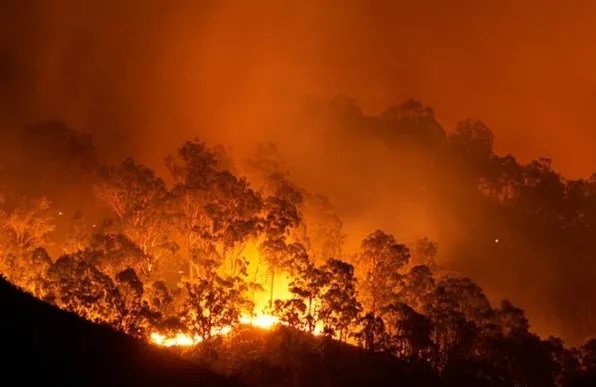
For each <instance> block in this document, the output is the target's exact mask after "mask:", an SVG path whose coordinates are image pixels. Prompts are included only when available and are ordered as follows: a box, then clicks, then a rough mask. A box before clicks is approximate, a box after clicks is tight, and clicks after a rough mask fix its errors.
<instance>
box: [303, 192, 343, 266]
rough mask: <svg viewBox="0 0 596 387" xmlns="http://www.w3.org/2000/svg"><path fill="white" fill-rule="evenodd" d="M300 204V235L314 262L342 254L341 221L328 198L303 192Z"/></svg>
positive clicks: (321, 261)
mask: <svg viewBox="0 0 596 387" xmlns="http://www.w3.org/2000/svg"><path fill="white" fill-rule="evenodd" d="M302 196H303V201H302V203H301V205H300V213H301V214H302V222H301V228H302V230H301V231H302V235H301V236H300V239H301V240H303V242H302V243H303V244H304V245H305V246H307V248H308V251H309V253H310V254H309V255H310V257H311V259H312V260H313V262H314V263H315V264H324V262H325V260H327V259H328V258H329V257H339V256H341V255H342V248H343V244H344V240H345V235H344V233H343V222H342V221H341V219H340V218H339V216H338V215H337V213H336V212H335V209H334V207H333V205H332V204H331V202H330V201H329V199H328V198H326V197H325V196H322V195H315V194H310V193H308V192H303V193H302Z"/></svg>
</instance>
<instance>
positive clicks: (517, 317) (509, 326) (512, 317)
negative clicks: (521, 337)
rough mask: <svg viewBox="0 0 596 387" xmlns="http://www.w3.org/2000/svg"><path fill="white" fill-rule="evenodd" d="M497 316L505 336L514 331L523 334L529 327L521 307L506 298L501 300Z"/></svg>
mask: <svg viewBox="0 0 596 387" xmlns="http://www.w3.org/2000/svg"><path fill="white" fill-rule="evenodd" d="M497 317H498V318H499V321H500V325H501V327H502V331H503V334H504V335H505V336H509V335H513V334H516V333H517V334H525V333H528V329H530V323H529V321H528V319H527V318H526V314H525V312H524V311H523V309H520V308H518V307H516V306H514V305H513V304H512V303H511V302H510V301H508V300H503V301H501V307H500V308H499V309H498V310H497Z"/></svg>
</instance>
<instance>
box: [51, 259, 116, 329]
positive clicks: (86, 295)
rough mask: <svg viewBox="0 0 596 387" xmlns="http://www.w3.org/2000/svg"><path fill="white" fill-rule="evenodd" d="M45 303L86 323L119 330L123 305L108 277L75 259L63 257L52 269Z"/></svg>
mask: <svg viewBox="0 0 596 387" xmlns="http://www.w3.org/2000/svg"><path fill="white" fill-rule="evenodd" d="M47 279H48V282H49V287H48V295H47V296H46V299H48V300H50V301H52V302H54V303H56V304H57V305H58V306H59V307H61V308H63V309H66V310H69V311H71V312H74V313H76V314H78V315H79V316H83V317H84V318H86V319H87V320H90V321H94V322H98V323H104V324H108V325H111V326H114V327H117V326H119V324H120V321H121V318H122V315H121V311H122V310H123V303H122V299H121V297H120V294H119V293H118V290H117V289H116V287H115V286H114V283H113V282H112V280H111V279H110V277H108V276H107V275H105V274H103V273H102V272H101V271H99V270H98V269H97V268H95V267H94V266H93V265H91V264H89V263H86V262H84V261H82V260H79V259H77V258H76V257H72V256H68V255H65V256H62V257H60V258H58V260H57V261H56V262H54V264H53V265H52V266H51V267H50V268H49V270H48V274H47Z"/></svg>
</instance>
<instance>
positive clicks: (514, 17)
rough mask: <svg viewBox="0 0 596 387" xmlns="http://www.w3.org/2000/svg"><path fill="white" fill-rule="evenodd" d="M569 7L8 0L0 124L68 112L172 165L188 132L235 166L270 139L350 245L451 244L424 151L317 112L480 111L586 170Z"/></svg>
mask: <svg viewBox="0 0 596 387" xmlns="http://www.w3.org/2000/svg"><path fill="white" fill-rule="evenodd" d="M534 3H535V4H534ZM556 3H557V2H555V1H554V0H549V1H540V2H537V1H531V0H526V1H515V2H514V1H496V0H494V1H484V2H477V1H473V0H458V1H451V2H444V1H437V0H426V1H418V2H413V1H368V2H365V1H356V0H348V1H341V2H340V1H330V0H324V1H315V0H306V1H297V2H292V3H288V2H276V1H272V0H261V1H229V2H221V1H214V0H213V1H211V0H203V1H191V0H179V1H176V2H170V1H165V0H163V1H159V0H146V1H143V2H138V1H127V2H122V1H116V0H106V1H85V2H81V1H78V0H62V1H49V0H47V1H43V0H42V1H26V0H22V1H17V0H13V1H11V0H5V1H0V82H1V83H2V87H1V88H0V124H2V125H3V127H4V128H8V127H11V126H18V125H22V124H23V123H34V122H37V121H41V120H46V119H50V118H57V119H60V120H63V121H65V122H66V123H67V124H68V125H69V126H71V127H73V128H75V129H76V130H80V131H84V132H89V133H92V134H93V135H94V137H95V140H96V143H97V144H98V146H99V148H100V150H101V153H102V154H103V155H105V156H106V157H107V158H108V159H109V160H113V161H117V160H120V159H122V158H124V157H125V156H128V155H130V154H132V155H133V156H135V157H136V158H137V159H139V160H140V161H141V162H144V163H147V164H149V165H150V166H152V167H154V168H156V169H157V170H158V171H159V172H163V171H164V169H163V158H164V155H166V154H167V153H172V152H173V150H174V149H175V147H176V146H178V145H179V144H180V142H181V141H183V140H186V139H189V138H193V137H199V138H201V139H202V140H205V141H207V142H210V143H223V144H225V145H226V146H227V147H228V148H229V149H231V152H232V153H233V154H234V155H235V156H236V157H237V159H238V160H242V159H244V158H246V157H247V156H248V155H249V154H250V153H251V152H252V151H253V149H254V147H255V146H256V144H258V143H259V142H262V141H271V142H274V143H276V144H278V146H279V148H280V151H281V153H282V154H283V155H284V156H285V157H286V161H287V166H288V169H289V170H290V171H291V175H292V177H293V178H294V179H295V180H297V181H298V183H300V184H303V185H305V186H307V187H308V188H309V189H311V190H313V191H317V192H322V193H323V194H326V195H328V196H329V197H330V198H331V200H332V201H333V202H334V203H335V204H336V205H337V207H338V210H339V212H340V215H341V216H342V218H343V219H344V221H345V223H346V229H347V231H348V232H349V233H350V235H351V236H352V237H351V238H350V240H349V242H350V244H351V245H352V246H356V245H357V241H358V240H359V239H360V238H361V237H362V236H363V235H364V233H366V232H369V231H371V230H372V229H375V228H383V229H387V230H388V231H391V232H394V233H395V234H396V235H398V237H399V238H402V239H405V240H407V241H410V240H413V239H415V238H417V237H420V236H424V235H426V236H429V237H431V238H433V239H437V240H438V241H439V243H440V245H441V248H442V249H443V250H442V251H445V250H449V249H451V248H453V249H455V247H453V246H455V245H457V240H458V238H462V236H461V235H460V234H461V232H462V231H461V230H460V229H459V228H458V225H457V222H454V221H453V220H452V219H450V213H449V211H447V210H442V209H441V207H442V206H443V205H444V203H443V202H441V200H440V199H439V198H435V197H433V196H432V193H425V194H422V193H420V191H416V190H412V189H410V188H408V187H411V185H412V184H414V183H415V182H416V181H418V180H422V179H417V176H415V173H416V172H414V171H415V170H416V169H412V168H411V166H412V164H413V163H415V161H420V157H419V155H417V154H416V153H415V152H414V153H413V154H408V155H405V154H404V155H397V156H396V155H394V154H389V153H387V151H386V150H384V148H381V147H379V146H378V144H376V143H375V142H374V141H372V140H371V141H370V142H364V143H363V142H362V141H361V140H360V139H359V138H357V137H356V136H352V135H351V134H347V132H346V131H341V130H340V128H339V125H338V123H337V122H335V121H334V120H333V119H330V118H329V117H326V116H325V114H324V113H320V112H319V113H316V112H317V111H318V110H317V109H319V108H320V107H321V106H325V104H326V103H327V102H328V101H330V100H331V99H332V98H333V97H335V96H337V95H342V96H350V97H354V98H356V99H357V100H358V104H359V105H360V106H362V108H363V110H364V111H365V112H367V113H369V114H376V113H379V112H380V111H382V110H384V109H385V108H387V107H388V106H389V105H392V104H397V103H400V102H401V101H403V100H405V99H407V98H411V97H413V98H419V99H421V100H422V101H423V102H425V103H426V104H428V105H430V106H432V107H434V108H435V110H436V114H437V117H438V119H439V121H440V122H441V123H443V124H444V126H445V128H446V129H450V128H452V127H453V126H454V125H455V123H456V122H457V121H459V120H461V119H463V118H466V117H468V116H473V117H478V118H481V119H483V120H485V121H486V122H487V123H488V124H489V126H490V127H491V129H493V131H494V132H495V134H496V146H497V151H499V152H512V153H514V154H515V155H516V156H518V157H520V158H521V159H522V160H528V159H531V158H536V157H538V156H551V157H553V158H554V159H555V163H554V165H555V167H556V168H558V169H560V170H562V171H563V172H564V173H566V174H568V175H570V176H579V175H587V174H589V173H591V172H593V171H594V170H595V169H596V156H595V155H594V154H593V152H592V151H591V145H590V144H592V143H593V141H591V140H596V131H595V130H594V129H595V128H596V120H595V118H594V116H593V115H592V114H591V104H592V102H593V100H594V97H595V95H594V91H593V90H594V84H595V81H596V79H595V78H594V74H593V71H592V69H593V68H594V65H596V56H595V55H594V51H593V50H591V41H590V39H589V38H588V37H589V36H591V35H593V33H594V31H593V29H594V27H593V25H592V23H591V21H590V20H589V16H588V15H593V14H594V12H595V11H596V3H594V2H593V1H590V0H580V1H576V2H574V5H573V8H571V7H568V8H566V9H564V10H561V8H560V7H555V4H556ZM538 4H540V7H537V5H538ZM533 5H534V6H536V7H534V6H533ZM561 133H564V134H565V136H564V137H563V136H561V135H560V134H561ZM570 149H572V151H570ZM412 192H414V194H412ZM458 204H459V203H458ZM489 277H490V276H488V275H487V277H486V278H487V279H488V278H489ZM502 286H505V285H502ZM500 290H501V289H496V290H495V292H496V293H498V292H499V291H500ZM522 306H526V305H522Z"/></svg>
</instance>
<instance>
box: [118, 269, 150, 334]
mask: <svg viewBox="0 0 596 387" xmlns="http://www.w3.org/2000/svg"><path fill="white" fill-rule="evenodd" d="M116 285H117V289H118V292H119V293H120V297H121V298H122V303H123V312H122V315H123V318H122V323H121V324H122V330H123V331H124V332H127V333H128V334H130V335H133V336H143V333H144V332H145V331H146V329H147V328H148V317H149V316H148V314H149V309H148V305H146V304H145V303H144V302H143V293H144V289H143V283H142V282H141V281H140V280H139V277H137V274H136V273H135V271H134V270H133V269H131V268H128V269H125V270H124V271H121V272H120V273H118V274H116Z"/></svg>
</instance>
